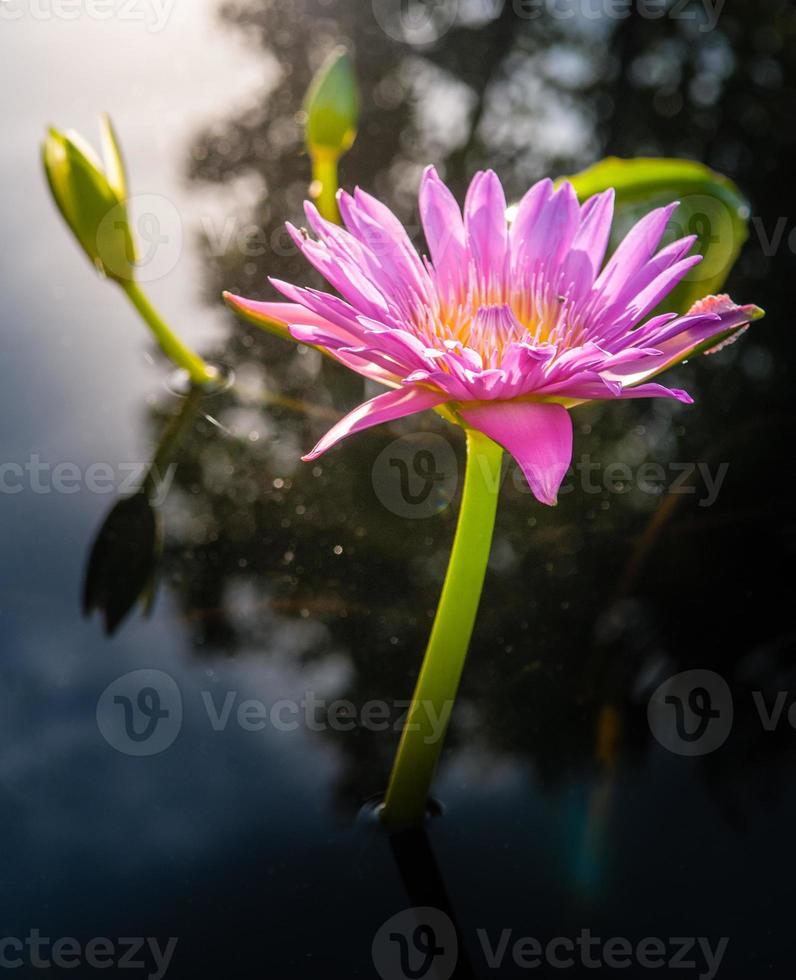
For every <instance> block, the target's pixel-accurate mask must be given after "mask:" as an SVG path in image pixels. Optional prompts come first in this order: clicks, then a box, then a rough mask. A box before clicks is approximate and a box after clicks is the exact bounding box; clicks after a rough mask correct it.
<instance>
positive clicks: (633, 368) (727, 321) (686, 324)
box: [605, 294, 763, 387]
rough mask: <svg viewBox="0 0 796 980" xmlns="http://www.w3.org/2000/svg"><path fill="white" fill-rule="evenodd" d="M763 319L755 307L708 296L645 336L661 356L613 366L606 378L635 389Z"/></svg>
mask: <svg viewBox="0 0 796 980" xmlns="http://www.w3.org/2000/svg"><path fill="white" fill-rule="evenodd" d="M761 316H763V311H762V310H761V309H760V308H759V307H757V306H755V305H754V304H751V303H750V304H747V305H746V306H737V305H736V304H735V303H733V301H732V300H731V299H730V297H729V296H727V295H726V294H722V295H720V296H706V297H705V298H704V299H701V300H699V301H698V302H697V303H695V304H694V305H693V306H692V307H691V309H690V310H689V311H688V313H687V314H686V315H685V316H684V317H680V318H678V319H675V320H673V321H671V322H669V323H666V324H665V325H663V326H661V327H660V329H659V330H658V331H657V332H650V333H645V334H644V335H643V342H644V343H645V344H649V345H651V346H654V347H656V348H658V350H659V351H660V354H658V355H657V356H651V357H641V358H639V360H637V361H628V362H626V363H624V364H621V365H617V366H612V367H611V369H610V371H607V372H606V374H605V376H606V377H608V378H611V379H612V380H617V381H620V382H621V383H622V385H623V386H624V387H628V386H629V385H636V384H638V383H639V382H641V381H646V380H648V379H649V378H651V377H654V376H655V375H656V374H660V373H661V371H665V370H666V368H668V367H671V366H672V365H674V364H679V363H680V362H681V361H683V360H685V359H686V358H687V357H689V356H690V355H691V354H692V353H693V351H694V350H696V349H697V348H699V347H702V346H703V345H704V344H707V343H710V341H711V340H714V339H715V340H716V341H717V342H718V341H719V340H720V339H721V338H722V337H723V336H724V335H725V334H727V333H729V332H730V331H733V330H735V331H740V330H741V329H743V328H744V326H745V325H746V324H748V323H750V322H751V321H752V320H758V319H760V317H761ZM644 329H645V328H644V327H641V328H639V331H632V332H631V334H630V337H631V338H633V337H634V336H635V335H637V334H639V333H640V331H641V330H644ZM639 339H641V337H639Z"/></svg>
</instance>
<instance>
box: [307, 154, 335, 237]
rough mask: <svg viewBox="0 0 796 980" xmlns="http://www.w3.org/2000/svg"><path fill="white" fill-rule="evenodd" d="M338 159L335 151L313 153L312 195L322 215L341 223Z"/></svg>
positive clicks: (328, 219) (333, 221)
mask: <svg viewBox="0 0 796 980" xmlns="http://www.w3.org/2000/svg"><path fill="white" fill-rule="evenodd" d="M337 160H338V157H337V155H336V154H334V153H314V154H313V157H312V187H311V196H312V199H313V200H314V201H315V204H316V205H317V207H318V210H319V211H320V213H321V217H322V218H325V219H326V220H327V221H331V222H332V223H333V224H336V225H339V224H340V209H339V208H338V207H337V180H338V177H337Z"/></svg>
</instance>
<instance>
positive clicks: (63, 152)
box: [43, 116, 135, 282]
mask: <svg viewBox="0 0 796 980" xmlns="http://www.w3.org/2000/svg"><path fill="white" fill-rule="evenodd" d="M101 130H102V148H103V155H104V158H105V159H104V164H103V162H102V161H101V160H100V158H99V157H98V156H97V154H96V153H95V152H94V150H93V149H92V148H91V147H90V146H89V145H88V144H87V143H85V142H84V141H83V139H82V138H81V137H80V136H79V135H77V134H76V133H71V132H70V133H61V132H59V131H58V130H56V129H50V130H49V132H48V134H47V138H46V139H45V141H44V146H43V162H44V171H45V173H46V175H47V181H48V183H49V185H50V190H51V192H52V195H53V198H54V199H55V203H56V204H57V205H58V209H59V211H60V212H61V214H62V216H63V218H64V221H66V223H67V225H68V226H69V227H70V228H71V230H72V233H73V234H74V236H75V237H76V238H77V240H78V242H79V243H80V246H81V247H82V249H83V251H84V252H85V253H86V255H87V256H88V257H89V259H90V260H91V262H92V263H93V264H94V265H95V266H96V267H97V269H99V270H100V271H101V272H102V273H103V274H104V275H106V276H108V277H109V278H111V279H115V280H117V281H118V282H129V281H131V280H132V279H133V278H134V263H135V245H134V242H133V236H132V233H131V230H130V220H129V216H128V213H127V185H126V180H125V173H124V165H123V163H122V157H121V153H120V151H119V144H118V142H117V140H116V136H115V134H114V132H113V127H112V125H111V122H110V119H108V117H107V116H103V117H102V119H101Z"/></svg>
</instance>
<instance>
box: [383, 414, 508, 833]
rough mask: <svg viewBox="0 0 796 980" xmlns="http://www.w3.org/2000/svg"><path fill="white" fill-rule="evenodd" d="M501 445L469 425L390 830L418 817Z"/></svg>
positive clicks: (393, 779) (474, 603)
mask: <svg viewBox="0 0 796 980" xmlns="http://www.w3.org/2000/svg"><path fill="white" fill-rule="evenodd" d="M502 455H503V450H502V449H501V448H500V446H498V445H497V444H496V443H494V442H492V440H491V439H488V438H487V437H486V436H485V435H483V434H482V433H480V432H477V431H475V430H473V429H468V430H467V469H466V472H465V477H464V491H463V493H462V504H461V510H460V512H459V523H458V526H457V528H456V536H455V538H454V540H453V549H452V550H451V557H450V562H449V563H448V572H447V575H446V576H445V584H444V585H443V587H442V596H441V597H440V602H439V607H438V608H437V615H436V617H435V619H434V626H433V628H432V630H431V638H430V639H429V642H428V648H427V650H426V655H425V658H424V659H423V665H422V667H421V668H420V675H419V677H418V679H417V685H416V686H415V692H414V695H413V697H412V704H411V707H410V709H409V714H408V715H407V719H406V724H405V725H404V730H403V734H402V735H401V742H400V745H399V746H398V754H397V755H396V757H395V762H394V763H393V769H392V773H391V775H390V783H389V786H388V788H387V796H386V798H385V801H384V807H383V809H382V812H381V817H382V821H383V823H385V824H386V825H387V826H388V827H389V828H390V829H398V828H400V827H406V826H411V825H413V824H419V823H421V822H422V820H423V818H424V816H425V813H426V805H427V801H428V795H429V789H430V787H431V780H432V779H433V776H434V770H435V768H436V765H437V760H438V759H439V755H440V752H441V751H442V744H443V741H444V736H445V730H446V729H447V726H448V721H449V720H450V715H451V711H452V709H453V703H454V701H455V699H456V692H457V690H458V687H459V680H460V678H461V675H462V669H463V667H464V661H465V658H466V657H467V649H468V647H469V645H470V637H471V636H472V632H473V625H474V624H475V616H476V612H477V611H478V603H479V600H480V598H481V589H482V587H483V584H484V575H485V574H486V565H487V561H488V559H489V551H490V547H491V545H492V531H493V529H494V526H495V512H496V510H497V500H498V492H499V489H500V463H501V459H502Z"/></svg>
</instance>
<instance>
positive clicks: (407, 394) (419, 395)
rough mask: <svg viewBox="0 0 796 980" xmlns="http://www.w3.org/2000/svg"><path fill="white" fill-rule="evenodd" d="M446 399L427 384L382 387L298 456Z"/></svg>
mask: <svg viewBox="0 0 796 980" xmlns="http://www.w3.org/2000/svg"><path fill="white" fill-rule="evenodd" d="M447 400H448V396H447V395H444V394H442V392H439V391H432V390H431V389H430V388H419V387H416V386H412V387H410V386H406V387H403V388H398V389H396V390H395V391H385V392H384V394H383V395H377V396H376V397H375V398H371V400H370V401H367V402H363V403H362V404H361V405H359V406H358V407H357V408H355V409H354V410H353V412H349V413H348V415H346V416H345V418H342V419H341V420H340V421H339V422H338V423H337V424H336V425H333V426H332V428H331V429H329V431H328V432H327V433H326V435H325V436H324V437H323V438H322V439H321V440H320V441H319V442H318V444H317V445H316V446H315V448H314V449H313V450H312V452H309V453H307V455H306V456H302V459H303V460H305V461H310V460H313V459H317V458H318V457H319V456H321V455H322V454H323V453H325V452H326V450H327V449H331V447H332V446H334V445H335V444H336V443H338V442H340V440H341V439H345V437H346V436H350V435H353V434H354V433H355V432H361V431H362V430H363V429H369V428H370V427H371V426H373V425H379V424H381V423H382V422H392V421H393V420H394V419H399V418H403V417H404V416H405V415H414V413H415V412H423V411H425V410H426V409H427V408H435V407H436V406H437V405H441V404H442V403H443V402H445V401H447Z"/></svg>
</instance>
